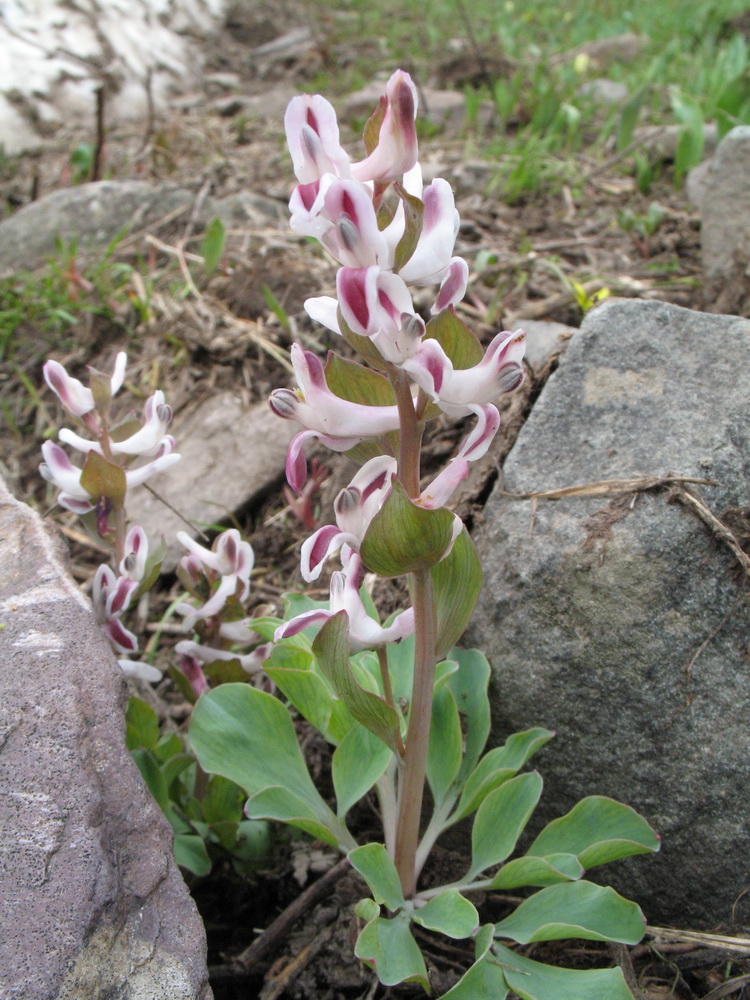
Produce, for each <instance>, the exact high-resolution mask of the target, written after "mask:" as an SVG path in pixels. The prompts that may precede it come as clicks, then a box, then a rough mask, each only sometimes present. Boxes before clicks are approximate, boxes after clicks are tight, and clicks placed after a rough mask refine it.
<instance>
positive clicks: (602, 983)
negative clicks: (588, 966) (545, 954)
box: [444, 942, 633, 1000]
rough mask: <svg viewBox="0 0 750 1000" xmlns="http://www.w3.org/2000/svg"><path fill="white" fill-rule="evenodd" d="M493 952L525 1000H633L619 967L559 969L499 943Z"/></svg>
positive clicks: (506, 977)
mask: <svg viewBox="0 0 750 1000" xmlns="http://www.w3.org/2000/svg"><path fill="white" fill-rule="evenodd" d="M492 950H493V952H494V955H495V961H497V962H498V963H499V964H500V967H501V968H502V971H503V976H504V977H505V980H506V982H507V983H508V986H510V988H511V989H512V990H514V992H515V993H516V994H517V995H518V996H519V997H520V998H521V1000H633V994H632V993H631V992H630V990H629V989H628V987H627V986H626V985H625V979H624V978H623V975H622V972H621V970H620V969H619V968H618V969H592V970H586V971H579V970H577V969H559V968H557V967H556V966H553V965H545V964H544V963H542V962H535V961H533V960H532V959H530V958H524V957H523V956H522V955H519V954H517V953H516V952H514V951H511V950H510V948H506V947H505V946H504V945H501V944H500V943H499V942H496V943H495V944H494V945H493V948H492ZM449 995H450V994H447V996H449ZM444 1000H445V998H444ZM452 1000H454V998H452Z"/></svg>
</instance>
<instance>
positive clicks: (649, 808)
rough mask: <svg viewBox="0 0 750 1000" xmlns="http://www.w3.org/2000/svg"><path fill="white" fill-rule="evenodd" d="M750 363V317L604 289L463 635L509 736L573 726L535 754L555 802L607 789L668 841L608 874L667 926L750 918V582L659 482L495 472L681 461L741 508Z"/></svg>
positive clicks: (547, 807) (521, 441) (537, 430)
mask: <svg viewBox="0 0 750 1000" xmlns="http://www.w3.org/2000/svg"><path fill="white" fill-rule="evenodd" d="M748 372H750V323H748V322H747V321H745V320H740V319H735V318H734V317H729V316H710V315H706V314H702V313H693V312H690V311H688V310H686V309H681V308H678V307H677V306H672V305H666V304H661V303H657V302H636V301H623V300H620V301H618V300H613V301H610V302H605V303H603V304H602V305H601V306H600V307H599V308H598V309H596V311H595V312H593V313H591V314H590V315H589V316H588V317H587V319H586V321H585V323H584V325H583V327H582V328H581V330H580V331H579V332H578V333H577V334H576V335H575V336H574V337H573V339H572V340H571V342H570V344H569V346H568V348H567V351H566V353H565V354H564V356H563V358H562V361H561V364H560V367H559V369H558V370H557V372H555V374H553V375H552V376H551V378H550V379H549V381H548V383H547V385H546V386H545V388H544V390H543V391H542V393H541V395H540V397H539V399H538V400H537V402H536V404H535V405H534V408H533V410H532V413H531V416H530V418H529V419H528V421H527V423H526V424H525V425H524V427H523V429H522V430H521V433H520V435H519V438H518V440H517V442H516V445H515V447H514V448H513V450H512V452H511V453H510V455H509V456H508V459H507V460H506V463H505V467H504V481H503V482H501V483H500V484H499V486H498V488H496V491H495V492H494V493H493V495H492V496H491V497H490V499H489V501H488V503H487V506H486V508H485V519H484V526H483V528H482V530H481V531H480V532H479V533H478V536H477V537H476V541H477V543H478V547H479V551H480V555H481V557H482V561H483V564H484V567H485V583H484V590H483V593H482V596H481V598H480V602H479V605H478V607H477V611H476V613H475V616H474V622H475V623H474V624H473V626H472V628H471V630H470V633H469V635H468V636H467V643H469V644H471V645H476V646H478V647H480V648H483V649H486V650H488V651H489V653H490V656H491V658H492V660H493V667H494V695H493V700H494V705H493V719H494V723H495V726H496V727H497V729H496V732H497V734H498V739H500V738H501V737H502V738H504V737H505V735H507V734H508V733H509V732H513V731H516V730H520V729H523V728H526V727H528V726H532V725H544V726H547V727H549V728H551V729H554V730H556V731H557V732H558V734H559V735H558V736H557V738H556V739H555V740H554V741H553V742H552V743H551V744H550V746H549V747H548V748H546V749H545V751H544V753H543V754H541V755H540V756H539V758H538V766H539V768H540V770H541V772H542V774H543V775H544V776H545V779H546V782H547V788H546V790H545V795H544V796H543V799H542V801H543V803H544V815H545V818H551V817H553V816H555V815H561V814H562V813H563V812H566V811H567V810H568V809H569V808H571V807H572V806H573V805H574V803H575V802H576V801H577V800H578V799H579V798H581V797H583V796H585V795H590V794H603V795H610V796H614V797H615V798H618V799H620V800H621V801H624V802H627V803H629V804H630V805H632V806H634V807H635V808H636V809H638V810H639V811H640V812H641V813H642V814H644V815H645V816H646V817H647V818H648V819H649V820H650V821H651V822H652V824H653V825H654V827H655V828H656V829H657V830H658V831H659V832H660V833H661V835H662V837H663V847H662V852H661V854H660V855H658V856H657V857H639V858H635V859H629V860H628V861H627V862H621V863H620V864H618V865H616V866H610V868H608V869H595V870H594V872H593V873H592V874H593V875H594V877H597V876H598V874H599V872H600V871H601V873H602V874H601V878H602V879H606V880H607V881H610V880H611V882H612V884H614V885H615V886H616V887H617V888H619V889H620V891H623V892H624V893H626V894H627V895H630V896H631V897H632V898H635V899H636V900H637V901H638V902H639V903H641V905H642V906H643V908H644V911H645V912H646V915H647V917H648V919H649V920H650V921H651V922H652V923H655V924H664V923H667V924H676V925H677V926H681V927H684V926H693V925H702V926H712V927H713V926H716V925H718V924H721V923H734V922H735V920H736V922H737V923H740V924H741V923H742V922H743V921H744V922H745V923H747V921H748V917H749V916H750V905H749V904H750V901H749V899H748V896H747V895H746V896H744V897H742V893H743V891H744V890H746V889H747V887H748V885H750V870H749V866H748V858H750V822H749V820H748V815H749V814H748V801H750V729H749V728H748V719H750V670H748V664H747V648H748V636H749V635H750V608H748V603H747V597H746V589H745V587H744V586H743V584H742V583H738V580H739V574H738V571H737V565H736V563H735V561H734V559H733V557H732V556H731V555H730V553H729V551H728V550H727V549H726V548H725V547H724V546H723V545H722V544H720V543H719V542H717V541H716V539H715V538H714V536H713V535H711V534H710V533H709V532H708V530H707V529H706V528H705V527H704V525H703V524H702V522H700V521H698V520H697V519H696V517H695V516H694V515H693V514H691V513H690V512H689V511H688V510H687V509H686V508H685V507H684V506H683V505H681V504H679V503H669V502H668V496H667V495H666V494H665V492H663V491H662V492H655V493H654V492H652V493H641V494H637V495H629V496H625V497H624V498H623V497H611V498H609V497H601V496H600V497H593V498H587V499H580V498H579V499H561V500H556V501H550V500H539V501H537V503H536V505H534V504H533V502H532V501H531V500H518V499H512V498H510V497H508V496H507V495H505V494H504V493H503V492H501V491H500V488H502V490H503V491H505V492H506V493H510V494H518V493H523V492H530V491H538V490H548V489H553V488H561V487H566V486H572V485H574V484H581V483H586V482H591V481H598V480H603V479H612V478H621V477H632V476H635V475H638V474H642V475H648V474H654V475H657V476H659V475H664V474H666V473H669V472H678V473H681V474H683V475H691V476H706V475H709V476H710V477H712V478H715V479H716V480H718V481H719V483H720V484H721V485H720V486H716V487H705V486H704V487H701V489H702V492H703V496H704V498H705V500H706V502H707V503H708V504H709V506H710V508H711V509H712V510H713V511H714V512H716V513H717V514H721V513H722V512H723V511H724V510H725V508H726V507H727V505H745V504H747V503H748V500H749V499H750V376H749V375H748ZM740 897H742V898H740ZM738 901H739V902H738ZM736 902H738V905H737V908H736V911H733V906H734V904H735V903H736Z"/></svg>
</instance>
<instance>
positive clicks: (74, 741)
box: [0, 481, 212, 1000]
mask: <svg viewBox="0 0 750 1000" xmlns="http://www.w3.org/2000/svg"><path fill="white" fill-rule="evenodd" d="M0 644H2V647H3V656H2V665H3V667H2V671H0V788H2V795H0V899H2V906H0V998H2V1000H53V998H54V1000H63V998H64V1000H103V998H104V997H114V996H117V997H118V1000H166V998H169V1000H210V998H211V996H212V994H211V990H210V988H209V986H208V977H207V971H206V963H205V935H204V930H203V926H202V924H201V921H200V918H199V916H198V914H197V912H196V909H195V906H194V905H193V902H192V900H191V899H190V896H189V895H188V891H187V888H186V886H185V884H184V882H183V880H182V877H181V876H180V872H179V870H178V868H177V866H176V864H175V861H174V857H173V854H172V833H171V830H170V828H169V824H168V823H167V821H166V819H165V818H164V816H163V814H162V813H161V811H160V809H159V808H158V806H157V805H156V803H155V802H154V801H153V800H152V799H151V797H150V795H149V794H148V792H147V791H146V788H145V786H144V784H143V782H142V780H141V777H140V774H139V773H138V770H137V768H136V766H135V764H134V763H133V760H132V759H131V757H130V754H129V753H128V751H127V749H126V747H125V724H124V718H123V707H124V699H125V690H124V685H123V680H122V675H121V673H120V670H119V668H118V666H117V663H116V661H115V659H114V657H113V655H112V653H111V652H110V649H109V647H108V644H107V642H106V641H105V639H104V637H103V636H102V635H101V633H100V632H99V631H98V629H97V626H96V624H95V622H94V619H93V616H92V613H91V610H90V608H89V606H88V602H87V601H86V600H85V599H84V598H83V597H82V595H81V594H80V592H79V591H78V589H77V587H76V586H75V585H74V584H73V583H72V581H71V580H70V579H69V577H68V575H67V573H66V571H65V566H64V561H63V557H62V555H61V549H60V547H59V546H58V545H56V544H55V540H54V539H53V537H52V536H51V535H50V534H49V533H48V532H47V530H46V529H45V526H44V524H43V523H42V521H41V519H40V518H39V517H38V516H37V515H36V514H35V513H33V512H32V511H31V510H30V509H29V508H28V507H26V506H25V505H24V504H21V503H19V502H18V501H16V500H15V499H13V498H12V497H11V496H10V494H9V493H8V491H7V489H6V488H5V486H4V484H3V483H2V481H0Z"/></svg>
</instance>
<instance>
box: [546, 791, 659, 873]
mask: <svg viewBox="0 0 750 1000" xmlns="http://www.w3.org/2000/svg"><path fill="white" fill-rule="evenodd" d="M660 846H661V842H660V840H659V837H658V835H657V834H656V833H654V831H653V830H652V829H651V827H650V826H649V825H648V823H647V822H646V820H645V819H644V818H643V817H642V816H640V815H639V814H638V813H637V812H636V811H635V809H632V808H631V807H630V806H626V805H623V804H622V802H617V801H615V799H610V798H607V797H606V796H604V795H590V796H588V798H585V799H581V801H580V802H579V803H578V804H577V805H575V806H574V807H573V808H572V809H571V810H570V812H569V813H567V814H566V815H565V816H561V817H560V818H559V819H555V820H553V821H552V822H551V823H549V824H548V825H547V826H545V828H544V829H543V830H542V832H541V833H540V834H539V836H538V837H537V838H536V840H535V841H534V843H533V844H532V845H531V847H530V848H529V850H528V851H527V852H526V853H527V854H529V855H535V856H540V857H541V856H546V855H549V854H557V853H564V854H575V855H577V856H578V860H579V861H580V862H581V864H582V865H583V867H584V868H592V867H593V866H594V865H603V864H606V863H607V862H608V861H615V860H618V859H619V858H627V857H630V856H631V855H633V854H647V853H651V852H655V851H658V850H659V847H660Z"/></svg>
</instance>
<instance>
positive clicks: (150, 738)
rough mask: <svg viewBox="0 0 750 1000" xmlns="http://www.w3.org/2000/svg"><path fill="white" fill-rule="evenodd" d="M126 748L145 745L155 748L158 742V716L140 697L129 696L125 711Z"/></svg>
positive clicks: (148, 747)
mask: <svg viewBox="0 0 750 1000" xmlns="http://www.w3.org/2000/svg"><path fill="white" fill-rule="evenodd" d="M125 725H126V742H127V745H128V750H135V748H136V747H146V749H147V750H155V749H156V744H157V743H158V742H159V717H158V716H157V714H156V712H155V711H154V710H153V708H151V706H150V705H149V704H148V703H147V702H145V701H143V699H142V698H129V699H128V707H127V711H126V712H125Z"/></svg>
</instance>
